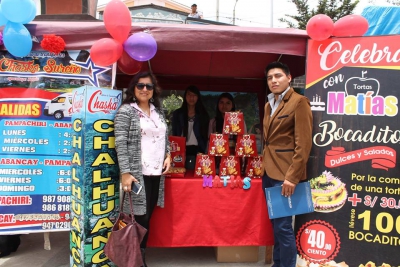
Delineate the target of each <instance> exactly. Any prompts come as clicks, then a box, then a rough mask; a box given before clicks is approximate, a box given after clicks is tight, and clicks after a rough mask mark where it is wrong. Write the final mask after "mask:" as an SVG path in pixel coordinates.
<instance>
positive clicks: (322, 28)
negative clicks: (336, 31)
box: [306, 14, 333, 41]
mask: <svg viewBox="0 0 400 267" xmlns="http://www.w3.org/2000/svg"><path fill="white" fill-rule="evenodd" d="M306 30H307V34H308V36H310V38H311V39H313V40H316V41H323V40H326V39H328V38H329V37H330V36H331V35H332V32H333V21H332V19H331V18H330V17H328V16H327V15H324V14H318V15H315V16H313V17H312V18H311V19H309V21H308V22H307V26H306Z"/></svg>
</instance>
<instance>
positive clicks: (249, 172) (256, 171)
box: [245, 156, 264, 178]
mask: <svg viewBox="0 0 400 267" xmlns="http://www.w3.org/2000/svg"><path fill="white" fill-rule="evenodd" d="M263 172H264V169H263V166H262V156H256V157H252V158H250V159H249V161H248V163H247V167H246V173H245V175H246V176H247V177H250V178H261V176H262V175H263Z"/></svg>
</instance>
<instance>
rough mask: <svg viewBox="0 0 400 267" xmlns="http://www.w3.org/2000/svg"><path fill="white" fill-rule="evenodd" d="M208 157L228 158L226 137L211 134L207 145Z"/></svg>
mask: <svg viewBox="0 0 400 267" xmlns="http://www.w3.org/2000/svg"><path fill="white" fill-rule="evenodd" d="M208 155H211V156H229V138H228V135H226V134H217V133H212V134H211V135H210V141H209V144H208Z"/></svg>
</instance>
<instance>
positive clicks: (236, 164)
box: [219, 156, 240, 176]
mask: <svg viewBox="0 0 400 267" xmlns="http://www.w3.org/2000/svg"><path fill="white" fill-rule="evenodd" d="M219 175H220V176H225V175H240V160H239V158H238V157H235V156H228V157H222V159H221V164H220V166H219Z"/></svg>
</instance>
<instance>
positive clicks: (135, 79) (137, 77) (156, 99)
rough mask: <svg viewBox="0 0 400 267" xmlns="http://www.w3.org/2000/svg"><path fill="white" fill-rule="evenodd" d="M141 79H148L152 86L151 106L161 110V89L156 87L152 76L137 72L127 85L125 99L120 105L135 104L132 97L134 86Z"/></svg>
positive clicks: (154, 78) (155, 81)
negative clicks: (152, 100)
mask: <svg viewBox="0 0 400 267" xmlns="http://www.w3.org/2000/svg"><path fill="white" fill-rule="evenodd" d="M141 78H150V79H151V82H152V83H153V84H154V89H153V99H154V102H152V104H153V105H154V106H155V107H156V108H161V104H160V95H161V88H160V87H159V86H158V83H157V79H156V76H154V75H153V74H152V73H150V72H139V73H137V74H136V75H135V76H133V78H132V80H131V82H130V83H129V86H128V89H127V90H126V97H125V99H124V101H123V102H122V104H130V103H134V102H136V101H135V100H134V99H133V97H134V96H135V86H136V84H137V83H138V82H139V80H140V79H141Z"/></svg>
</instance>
